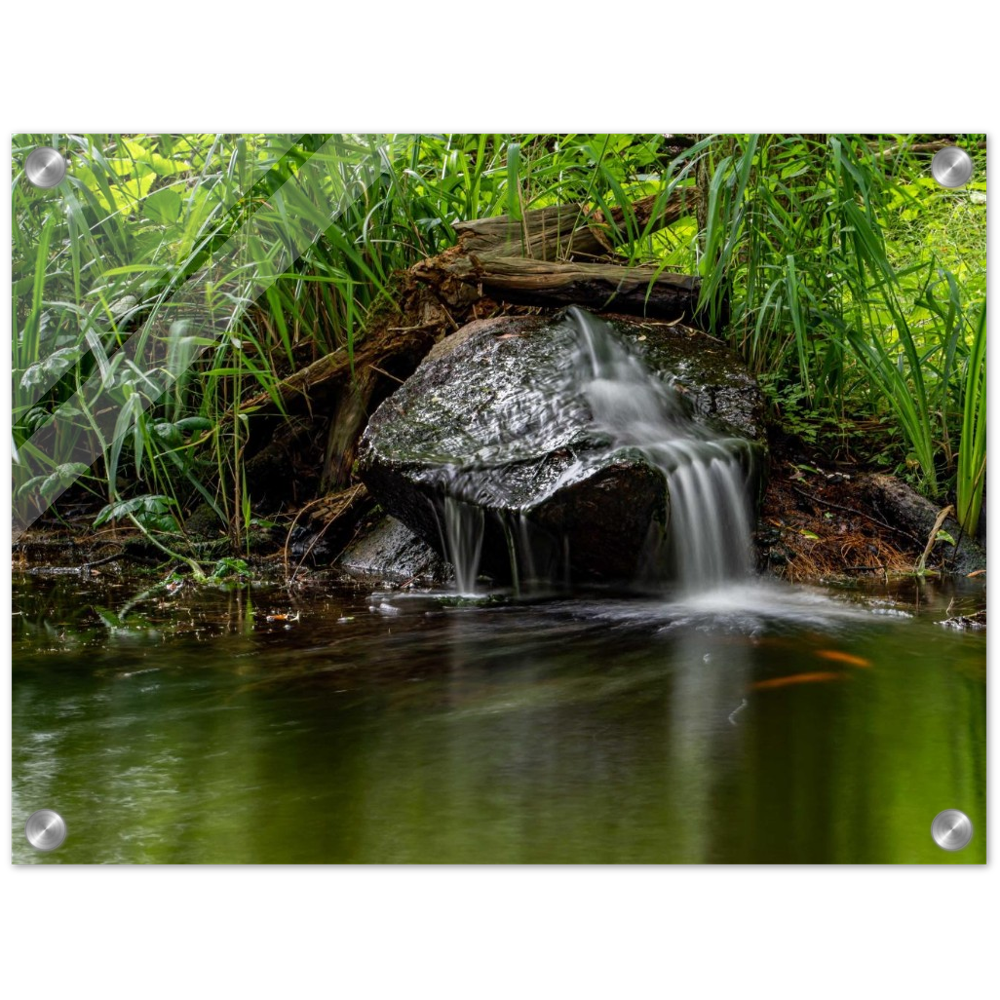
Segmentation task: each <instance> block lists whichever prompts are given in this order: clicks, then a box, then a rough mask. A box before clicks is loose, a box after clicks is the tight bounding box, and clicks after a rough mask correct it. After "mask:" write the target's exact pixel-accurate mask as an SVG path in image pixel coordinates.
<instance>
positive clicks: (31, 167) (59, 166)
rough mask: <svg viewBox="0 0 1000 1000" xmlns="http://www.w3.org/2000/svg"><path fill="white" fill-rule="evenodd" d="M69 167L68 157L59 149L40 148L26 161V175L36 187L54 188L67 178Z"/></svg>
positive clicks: (29, 155)
mask: <svg viewBox="0 0 1000 1000" xmlns="http://www.w3.org/2000/svg"><path fill="white" fill-rule="evenodd" d="M67 166H68V164H67V163H66V157H65V156H63V155H62V153H60V152H59V150H58V149H53V148H52V147H51V146H39V147H38V149H33V150H32V151H31V152H30V153H29V154H28V158H27V159H26V160H25V161H24V173H25V176H26V177H27V178H28V180H29V181H30V182H31V183H32V184H34V185H35V187H38V188H52V187H55V186H56V185H57V184H58V183H59V182H60V181H61V180H62V179H63V178H64V177H65V176H66V169H67Z"/></svg>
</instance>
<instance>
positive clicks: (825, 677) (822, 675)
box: [751, 670, 844, 691]
mask: <svg viewBox="0 0 1000 1000" xmlns="http://www.w3.org/2000/svg"><path fill="white" fill-rule="evenodd" d="M843 676H844V674H835V673H833V672H832V671H830V670H817V671H814V672H813V673H811V674H790V675H789V676H788V677H772V678H771V679H770V680H766V681H757V683H756V684H753V685H751V690H753V691H770V690H771V689H773V688H783V687H788V686H789V685H791V684H815V683H817V682H819V681H836V680H840V679H841V678H842V677H843Z"/></svg>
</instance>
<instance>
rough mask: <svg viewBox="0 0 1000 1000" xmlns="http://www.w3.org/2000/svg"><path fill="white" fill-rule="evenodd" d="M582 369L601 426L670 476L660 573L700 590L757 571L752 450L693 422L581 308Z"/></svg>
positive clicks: (671, 391)
mask: <svg viewBox="0 0 1000 1000" xmlns="http://www.w3.org/2000/svg"><path fill="white" fill-rule="evenodd" d="M570 315H571V317H572V318H573V320H574V322H575V323H576V324H577V325H578V328H579V331H580V341H581V343H580V351H579V354H578V356H577V359H576V368H577V371H578V373H579V377H580V381H581V392H582V394H583V396H584V397H585V399H586V400H587V402H588V404H589V406H590V410H591V413H592V414H593V416H594V422H595V424H596V426H597V428H598V429H600V430H602V431H605V432H606V433H608V434H609V435H610V436H611V439H612V447H614V448H628V447H631V448H635V449H637V450H638V451H640V452H641V453H642V454H643V455H644V456H645V457H646V460H647V461H648V462H649V464H650V465H652V466H653V467H654V468H656V469H659V470H660V472H661V473H662V474H663V476H664V478H665V479H666V483H667V494H668V503H669V513H668V518H667V530H666V535H665V539H664V544H663V546H662V549H661V550H660V551H659V552H657V551H655V550H654V551H653V552H652V553H651V561H652V567H653V570H654V573H655V576H656V577H657V578H658V579H659V580H661V581H663V580H671V581H674V582H676V583H678V584H680V586H681V587H682V588H683V589H685V590H686V591H688V592H691V593H697V592H699V591H702V590H705V589H706V588H710V587H713V586H718V585H719V584H721V583H723V582H724V581H726V580H737V579H740V578H741V577H742V578H745V577H747V576H748V575H749V574H750V571H751V540H750V523H751V504H750V490H751V485H752V475H753V452H752V449H751V446H750V445H749V443H748V442H747V441H746V440H745V439H743V438H739V437H732V436H725V435H723V434H720V433H718V432H714V431H712V430H711V429H709V428H708V427H706V426H704V425H703V424H700V423H698V422H696V421H695V420H694V419H693V418H692V416H691V414H690V413H689V412H688V410H687V409H686V408H685V406H684V397H683V395H682V394H681V393H680V392H679V391H678V389H677V388H676V387H675V386H674V385H671V384H670V383H668V382H664V381H663V380H661V379H660V378H658V377H657V376H656V375H654V374H652V373H651V372H650V371H649V370H648V369H647V368H646V366H645V365H644V364H643V363H642V361H641V360H640V359H639V358H637V357H636V356H635V355H633V354H632V353H630V352H629V351H628V350H627V348H626V347H625V345H624V344H623V343H622V341H621V340H620V339H619V338H618V337H616V336H615V335H614V332H613V331H612V330H611V328H610V327H609V326H608V325H607V324H606V323H604V322H603V321H602V320H599V319H597V318H596V317H594V316H591V315H589V314H588V313H585V312H583V311H581V310H579V309H571V310H570Z"/></svg>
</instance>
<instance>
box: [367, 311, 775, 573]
mask: <svg viewBox="0 0 1000 1000" xmlns="http://www.w3.org/2000/svg"><path fill="white" fill-rule="evenodd" d="M605 319H607V320H608V322H609V323H610V325H611V326H612V327H613V329H614V331H615V337H616V339H617V340H618V341H620V342H621V343H623V344H624V345H625V346H626V348H627V351H628V353H629V354H630V355H633V356H636V357H639V358H641V359H642V361H644V363H645V365H646V366H647V367H648V369H649V370H650V371H651V372H652V373H653V374H654V375H655V376H657V377H658V378H659V379H661V380H662V381H663V382H664V383H665V384H669V385H671V386H672V387H673V388H674V389H676V390H677V391H676V393H671V397H672V398H673V397H676V398H677V399H679V400H680V401H681V404H682V405H683V407H684V410H685V414H686V416H685V418H684V419H686V420H690V421H693V422H695V423H697V424H698V425H699V426H702V427H703V428H704V429H705V433H706V434H709V433H712V432H717V433H719V434H720V435H728V436H733V437H739V438H741V439H744V440H746V441H749V442H751V443H753V446H754V448H756V449H759V450H762V449H763V447H764V444H763V441H764V434H763V404H762V400H761V396H760V392H759V390H758V387H757V385H756V383H755V381H754V380H753V379H752V378H751V377H750V376H749V374H748V373H747V371H746V369H745V368H744V367H743V366H742V364H741V363H740V362H739V360H738V359H737V358H736V357H735V355H734V354H733V353H732V352H730V351H729V350H728V349H727V348H726V347H725V346H724V345H723V344H722V343H721V342H720V341H718V340H716V339H715V338H713V337H711V336H709V335H708V334H705V333H702V332H700V331H697V330H693V329H690V328H686V327H683V326H680V325H670V324H667V323H664V322H657V321H651V320H640V319H635V318H626V317H611V318H608V317H605ZM579 353H580V321H579V314H575V315H573V314H571V315H565V314H563V315H561V316H557V317H555V318H544V317H525V316H520V317H498V318H495V319H491V320H481V321H477V322H474V323H470V324H469V325H467V326H465V327H463V328H462V329H461V330H459V331H457V332H456V333H454V334H452V335H451V336H449V337H447V338H445V339H444V340H443V341H441V342H440V343H438V344H437V345H436V346H435V347H434V348H433V350H432V351H431V352H430V354H429V355H428V356H427V357H426V358H425V360H424V361H423V362H422V364H421V365H420V366H419V367H418V369H417V371H416V372H415V373H414V374H413V375H412V376H411V377H410V378H409V379H408V380H407V381H406V383H405V384H404V385H403V386H401V387H400V389H399V390H397V391H396V392H395V393H394V394H393V395H392V396H391V397H390V398H389V399H387V400H386V401H385V402H384V403H383V404H382V405H381V406H380V407H379V408H378V409H377V410H376V411H375V413H374V414H373V415H372V418H371V420H370V421H369V424H368V427H367V429H366V431H365V434H364V437H363V439H362V443H361V447H360V455H359V472H360V475H361V478H362V480H363V481H364V482H365V484H366V485H367V486H368V489H369V490H370V491H371V493H372V494H373V495H374V496H375V497H376V499H377V500H378V502H379V503H380V505H381V506H382V508H383V510H385V511H386V512H387V513H389V514H391V515H392V516H394V517H396V518H398V519H399V520H400V521H402V522H403V523H404V524H406V525H407V526H408V527H409V528H410V529H412V530H413V531H414V532H415V533H416V534H417V535H418V536H420V537H421V538H422V539H423V540H424V541H425V542H427V543H428V544H429V545H431V546H433V547H434V548H436V549H437V550H438V551H439V552H442V553H443V554H444V555H445V556H446V557H452V556H453V555H454V552H455V550H456V546H460V545H463V544H464V545H465V546H466V548H469V549H472V548H475V549H476V550H477V551H480V550H481V559H480V561H479V562H480V565H481V567H482V569H483V570H484V571H485V572H488V573H489V574H491V575H492V576H494V577H495V578H501V579H502V578H507V579H509V578H510V575H511V572H512V571H511V565H512V560H511V554H512V552H513V551H514V550H515V549H518V548H521V549H523V550H524V551H530V552H531V553H532V554H533V556H532V557H533V558H534V559H535V560H537V561H541V562H543V563H545V564H546V565H544V566H534V567H533V570H534V572H535V573H536V574H537V575H539V576H549V577H550V578H551V576H552V575H553V574H554V573H558V574H559V575H562V574H566V573H568V574H569V575H572V576H573V577H574V578H577V579H589V580H623V579H631V578H632V577H633V575H634V573H635V571H636V568H637V565H638V563H639V561H640V556H641V553H642V552H643V550H644V547H645V546H646V545H647V542H648V539H649V534H650V530H651V526H652V525H654V524H655V523H656V522H657V521H659V522H660V523H662V522H663V520H664V518H665V516H666V513H665V512H666V510H667V497H666V484H665V479H664V475H663V474H662V472H661V471H660V470H658V469H657V468H655V467H653V466H652V465H651V464H650V463H649V462H648V461H647V459H646V458H645V457H644V455H643V454H642V452H641V450H640V449H638V448H635V447H628V446H627V445H626V446H618V445H619V444H620V442H615V441H612V438H611V436H609V434H608V433H607V432H606V430H602V429H601V427H600V426H598V425H597V424H596V423H595V418H594V412H593V406H594V400H593V398H592V397H588V395H587V394H586V393H585V392H581V391H580V384H579V379H577V378H575V377H574V374H573V366H574V365H575V364H577V363H578V361H579ZM473 536H474V537H473ZM453 561H454V560H453ZM514 571H515V572H516V569H515V570H514ZM522 572H523V570H522Z"/></svg>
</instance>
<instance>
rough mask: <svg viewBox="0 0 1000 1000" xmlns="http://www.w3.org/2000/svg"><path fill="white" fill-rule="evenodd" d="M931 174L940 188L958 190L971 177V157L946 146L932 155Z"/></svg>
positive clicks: (956, 148) (957, 149) (955, 147)
mask: <svg viewBox="0 0 1000 1000" xmlns="http://www.w3.org/2000/svg"><path fill="white" fill-rule="evenodd" d="M931 173H932V174H933V175H934V180H936V181H937V182H938V184H940V185H941V187H946V188H960V187H961V186H962V185H963V184H968V183H969V178H970V177H971V176H972V157H971V156H969V154H968V153H967V152H966V151H965V150H964V149H960V148H959V147H958V146H946V147H945V148H944V149H939V150H938V151H937V152H936V153H935V154H934V159H933V160H931Z"/></svg>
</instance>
